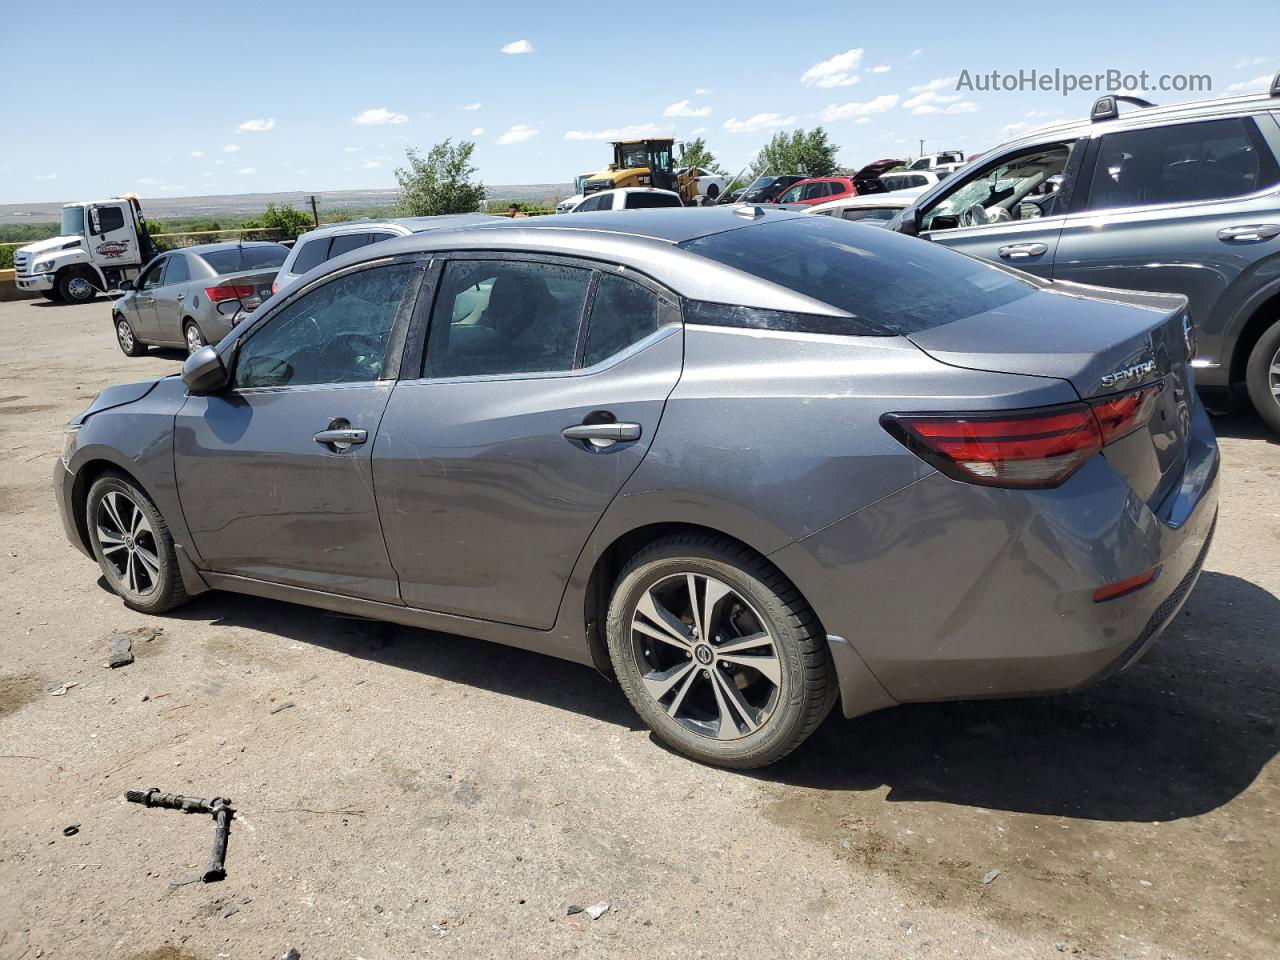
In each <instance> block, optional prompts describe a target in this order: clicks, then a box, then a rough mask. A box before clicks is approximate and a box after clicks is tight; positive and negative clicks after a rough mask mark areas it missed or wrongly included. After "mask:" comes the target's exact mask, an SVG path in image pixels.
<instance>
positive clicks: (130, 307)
mask: <svg viewBox="0 0 1280 960" xmlns="http://www.w3.org/2000/svg"><path fill="white" fill-rule="evenodd" d="M288 255H289V250H288V248H287V247H284V246H282V245H280V244H278V243H265V242H251V243H206V244H202V245H201V246H197V247H184V248H183V249H181V250H173V251H171V252H169V253H164V254H161V255H160V256H158V257H156V258H155V259H154V260H152V261H151V263H149V264H148V265H147V267H146V269H145V270H143V271H142V274H141V275H140V276H139V277H138V279H137V280H136V281H126V282H125V283H124V284H122V285H121V288H120V289H122V290H124V291H125V293H124V296H123V297H121V298H120V299H119V300H117V301H116V302H115V303H114V304H113V305H112V307H111V325H112V326H113V327H114V328H115V332H116V342H117V343H118V344H120V349H121V350H122V351H124V353H125V355H126V356H129V357H137V356H141V355H142V354H143V353H145V352H146V349H147V347H148V346H149V345H155V346H163V347H185V348H186V350H187V352H188V353H194V352H195V351H196V350H199V349H200V348H201V347H203V346H205V345H206V344H210V343H217V342H218V341H219V340H221V339H222V338H223V337H224V336H226V334H227V332H228V331H229V330H230V329H231V327H232V326H233V322H234V321H235V320H236V319H237V317H238V316H239V317H243V315H244V313H247V312H249V311H252V310H253V309H254V308H255V307H257V306H259V305H260V304H261V303H262V301H264V300H266V299H267V298H269V297H270V296H271V281H272V280H274V279H275V275H276V271H278V270H279V269H280V264H282V263H284V261H285V258H286V257H287V256H288ZM241 309H243V313H242V312H241Z"/></svg>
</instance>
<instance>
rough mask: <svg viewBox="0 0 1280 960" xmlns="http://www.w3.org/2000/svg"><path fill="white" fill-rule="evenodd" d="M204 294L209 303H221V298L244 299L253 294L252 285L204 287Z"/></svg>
mask: <svg viewBox="0 0 1280 960" xmlns="http://www.w3.org/2000/svg"><path fill="white" fill-rule="evenodd" d="M204 295H205V296H206V297H208V298H209V302H210V303H221V302H222V301H223V300H245V299H247V298H248V297H251V296H253V285H252V284H245V285H241V286H237V285H228V286H222V287H205V288H204Z"/></svg>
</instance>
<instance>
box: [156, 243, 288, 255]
mask: <svg viewBox="0 0 1280 960" xmlns="http://www.w3.org/2000/svg"><path fill="white" fill-rule="evenodd" d="M279 246H283V244H280V243H276V241H274V240H246V241H244V242H243V243H241V242H239V241H237V240H221V241H219V242H218V243H198V244H196V245H195V246H191V247H178V248H177V249H176V250H165V251H164V252H165V253H217V252H218V251H219V250H235V249H236V248H237V247H279Z"/></svg>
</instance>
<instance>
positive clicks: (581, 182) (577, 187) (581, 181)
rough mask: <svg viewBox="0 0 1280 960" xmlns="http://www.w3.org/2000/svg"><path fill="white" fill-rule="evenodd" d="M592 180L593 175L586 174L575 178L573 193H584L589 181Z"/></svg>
mask: <svg viewBox="0 0 1280 960" xmlns="http://www.w3.org/2000/svg"><path fill="white" fill-rule="evenodd" d="M590 179H591V174H589V173H584V174H583V175H582V176H580V177H574V178H573V192H574V193H582V192H583V190H584V189H586V185H587V181H588V180H590Z"/></svg>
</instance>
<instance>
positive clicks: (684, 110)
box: [662, 100, 711, 117]
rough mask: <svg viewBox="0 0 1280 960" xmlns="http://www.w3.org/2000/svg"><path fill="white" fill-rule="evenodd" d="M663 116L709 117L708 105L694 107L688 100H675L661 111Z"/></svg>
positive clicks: (709, 109)
mask: <svg viewBox="0 0 1280 960" xmlns="http://www.w3.org/2000/svg"><path fill="white" fill-rule="evenodd" d="M662 115H663V116H664V117H709V116H711V108H710V107H695V106H693V104H691V103H690V102H689V101H688V100H677V101H676V102H675V103H673V104H671V106H669V107H667V109H665V110H663V111H662Z"/></svg>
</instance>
